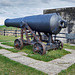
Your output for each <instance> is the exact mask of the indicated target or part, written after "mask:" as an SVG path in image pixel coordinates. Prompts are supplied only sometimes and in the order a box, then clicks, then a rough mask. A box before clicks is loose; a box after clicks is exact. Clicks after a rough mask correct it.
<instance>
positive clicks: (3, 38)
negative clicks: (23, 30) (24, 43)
mask: <svg viewBox="0 0 75 75" xmlns="http://www.w3.org/2000/svg"><path fill="white" fill-rule="evenodd" d="M17 38H18V37H15V36H3V35H0V42H6V41H14V40H15V39H17Z"/></svg>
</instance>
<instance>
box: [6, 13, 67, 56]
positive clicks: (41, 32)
mask: <svg viewBox="0 0 75 75" xmlns="http://www.w3.org/2000/svg"><path fill="white" fill-rule="evenodd" d="M5 25H6V26H7V27H10V26H12V27H17V28H21V38H20V39H16V40H15V41H14V47H15V48H16V49H18V50H21V49H22V48H23V46H26V45H33V52H34V53H39V54H41V55H44V54H45V53H46V51H47V50H50V49H62V48H63V43H62V42H61V41H60V40H57V39H56V35H57V34H58V33H59V32H60V31H61V29H62V28H66V27H67V22H66V21H65V20H64V19H62V17H61V16H60V15H59V14H57V13H51V14H43V15H34V16H27V17H22V18H15V19H6V20H5ZM24 33H25V36H26V39H24V38H23V34H24ZM53 35H55V36H54V37H53Z"/></svg>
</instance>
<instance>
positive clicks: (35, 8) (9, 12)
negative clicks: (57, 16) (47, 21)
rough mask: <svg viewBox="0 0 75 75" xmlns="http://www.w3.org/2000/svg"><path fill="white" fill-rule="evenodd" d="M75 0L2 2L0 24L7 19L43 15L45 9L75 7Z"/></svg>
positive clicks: (0, 1)
mask: <svg viewBox="0 0 75 75" xmlns="http://www.w3.org/2000/svg"><path fill="white" fill-rule="evenodd" d="M74 1H75V0H0V24H2V23H3V21H2V20H4V19H5V18H15V17H23V16H29V15H37V14H42V13H43V10H44V9H48V8H49V9H51V8H61V7H72V6H73V7H74V6H75V2H74Z"/></svg>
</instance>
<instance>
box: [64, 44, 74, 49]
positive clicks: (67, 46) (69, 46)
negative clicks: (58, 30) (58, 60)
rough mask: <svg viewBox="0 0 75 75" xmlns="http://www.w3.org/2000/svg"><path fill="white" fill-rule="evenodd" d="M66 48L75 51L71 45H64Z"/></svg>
mask: <svg viewBox="0 0 75 75" xmlns="http://www.w3.org/2000/svg"><path fill="white" fill-rule="evenodd" d="M64 48H68V49H73V50H75V46H71V45H70V44H64Z"/></svg>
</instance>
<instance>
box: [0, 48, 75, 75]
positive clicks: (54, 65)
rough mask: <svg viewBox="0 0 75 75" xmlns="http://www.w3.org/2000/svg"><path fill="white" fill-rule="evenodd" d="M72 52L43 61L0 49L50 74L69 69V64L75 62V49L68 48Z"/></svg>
mask: <svg viewBox="0 0 75 75" xmlns="http://www.w3.org/2000/svg"><path fill="white" fill-rule="evenodd" d="M66 50H67V51H70V52H72V54H67V55H65V56H63V57H61V58H58V59H55V60H53V61H50V62H43V61H39V60H35V59H32V58H29V57H26V56H25V55H24V54H23V53H20V52H18V53H13V52H11V51H8V50H5V49H0V54H2V55H4V56H6V57H8V58H10V59H12V60H14V61H17V62H20V63H21V64H24V65H28V66H30V67H33V68H36V69H37V70H40V71H43V72H45V73H48V75H56V74H58V73H59V72H60V71H61V70H63V69H67V68H68V67H69V66H71V65H72V64H74V63H75V50H71V49H66Z"/></svg>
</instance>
